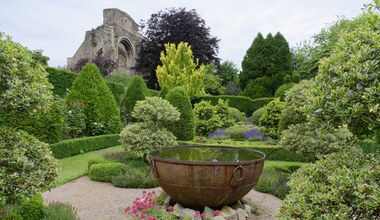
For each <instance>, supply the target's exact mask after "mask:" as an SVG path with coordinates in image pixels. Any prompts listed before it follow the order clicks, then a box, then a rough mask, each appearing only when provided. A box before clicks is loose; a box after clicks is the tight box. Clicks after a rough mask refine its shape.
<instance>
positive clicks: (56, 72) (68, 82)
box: [46, 67, 77, 98]
mask: <svg viewBox="0 0 380 220" xmlns="http://www.w3.org/2000/svg"><path fill="white" fill-rule="evenodd" d="M46 71H47V72H48V73H49V75H48V76H47V77H48V80H49V82H50V83H51V84H52V85H53V86H54V88H53V93H54V95H58V96H60V97H62V98H63V97H65V96H66V94H67V93H68V92H69V91H70V89H71V86H72V85H73V82H74V80H75V79H76V77H77V74H75V73H73V72H70V71H67V70H63V69H56V68H53V67H47V68H46Z"/></svg>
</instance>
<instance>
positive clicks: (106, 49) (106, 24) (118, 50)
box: [67, 8, 143, 73]
mask: <svg viewBox="0 0 380 220" xmlns="http://www.w3.org/2000/svg"><path fill="white" fill-rule="evenodd" d="M142 39H143V36H142V35H141V34H140V33H139V32H138V24H137V23H136V22H135V21H134V20H133V19H132V18H131V17H130V16H129V15H128V14H127V13H125V12H124V11H121V10H120V9H117V8H108V9H104V10H103V24H102V25H100V26H99V27H97V28H96V29H92V30H90V31H86V35H85V39H84V41H83V43H82V44H81V45H80V47H79V49H78V50H77V52H76V53H75V54H74V56H73V57H71V58H67V66H68V67H69V68H71V67H74V66H75V64H76V63H77V62H78V61H79V60H80V59H82V58H88V59H93V58H95V57H97V56H99V55H102V56H104V57H105V58H106V59H111V60H113V61H114V62H115V63H116V69H117V71H120V72H124V73H134V70H133V67H134V66H135V64H136V61H135V60H136V56H137V53H138V51H137V50H138V47H139V44H140V42H141V40H142Z"/></svg>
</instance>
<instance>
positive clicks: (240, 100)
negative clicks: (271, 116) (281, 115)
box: [192, 95, 273, 115]
mask: <svg viewBox="0 0 380 220" xmlns="http://www.w3.org/2000/svg"><path fill="white" fill-rule="evenodd" d="M219 99H223V101H228V106H229V107H233V108H237V109H239V111H241V112H244V113H245V114H246V115H252V113H253V112H254V111H256V110H257V109H259V108H261V107H263V106H265V105H266V104H268V103H269V102H270V101H272V100H273V98H260V99H255V100H252V99H250V98H248V97H244V96H228V95H219V96H201V97H199V98H196V99H193V100H192V103H193V105H195V103H199V102H200V101H202V100H204V101H211V104H212V105H216V104H218V101H219Z"/></svg>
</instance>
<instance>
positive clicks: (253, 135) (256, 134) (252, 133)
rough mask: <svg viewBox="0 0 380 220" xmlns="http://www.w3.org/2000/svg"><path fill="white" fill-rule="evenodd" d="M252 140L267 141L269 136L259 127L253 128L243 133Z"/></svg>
mask: <svg viewBox="0 0 380 220" xmlns="http://www.w3.org/2000/svg"><path fill="white" fill-rule="evenodd" d="M243 136H244V137H245V138H246V139H248V140H250V141H266V140H267V137H265V135H264V134H262V133H261V132H260V131H259V130H257V129H251V130H249V131H247V132H245V133H244V134H243Z"/></svg>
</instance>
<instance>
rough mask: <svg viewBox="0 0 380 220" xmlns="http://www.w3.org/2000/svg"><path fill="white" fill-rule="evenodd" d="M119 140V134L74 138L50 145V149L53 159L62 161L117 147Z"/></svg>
mask: <svg viewBox="0 0 380 220" xmlns="http://www.w3.org/2000/svg"><path fill="white" fill-rule="evenodd" d="M119 138H120V136H119V134H106V135H99V136H92V137H85V138H76V139H71V140H65V141H61V142H58V143H54V144H50V149H51V151H52V152H53V156H54V157H55V158H57V159H62V158H66V157H71V156H74V155H78V154H82V153H86V152H89V151H94V150H99V149H103V148H108V147H113V146H117V145H119V144H120V143H119Z"/></svg>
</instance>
